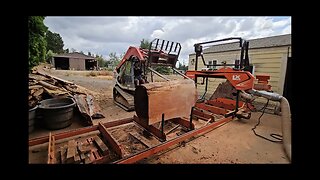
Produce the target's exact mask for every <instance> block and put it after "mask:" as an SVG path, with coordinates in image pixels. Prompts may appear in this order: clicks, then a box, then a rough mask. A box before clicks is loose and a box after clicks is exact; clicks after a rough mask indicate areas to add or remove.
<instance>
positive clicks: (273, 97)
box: [248, 89, 282, 101]
mask: <svg viewBox="0 0 320 180" xmlns="http://www.w3.org/2000/svg"><path fill="white" fill-rule="evenodd" d="M248 92H249V93H250V94H253V95H255V96H259V97H264V98H267V99H269V100H272V101H280V100H281V98H282V96H281V95H280V94H277V93H272V92H267V91H257V90H255V89H251V90H249V91H248Z"/></svg>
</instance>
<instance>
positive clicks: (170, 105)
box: [134, 79, 197, 125]
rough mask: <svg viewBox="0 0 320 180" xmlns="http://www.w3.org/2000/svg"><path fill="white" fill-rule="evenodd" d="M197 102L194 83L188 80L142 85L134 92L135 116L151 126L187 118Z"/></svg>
mask: <svg viewBox="0 0 320 180" xmlns="http://www.w3.org/2000/svg"><path fill="white" fill-rule="evenodd" d="M196 100H197V91H196V87H195V84H194V81H192V80H189V79H184V80H172V81H167V82H153V83H148V84H142V85H141V86H138V87H137V88H136V90H135V96H134V106H135V111H136V114H137V116H138V117H139V118H140V119H141V120H142V121H144V122H145V123H146V124H148V125H151V124H155V123H157V122H160V121H162V114H164V120H169V119H172V118H178V117H189V116H190V113H191V108H192V106H194V105H195V102H196Z"/></svg>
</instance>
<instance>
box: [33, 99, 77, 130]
mask: <svg viewBox="0 0 320 180" xmlns="http://www.w3.org/2000/svg"><path fill="white" fill-rule="evenodd" d="M75 104H76V103H75V101H74V100H73V99H71V98H53V99H46V100H43V101H41V102H40V105H39V109H40V110H41V114H42V116H43V121H42V124H43V125H44V127H45V128H48V129H62V128H65V127H68V126H70V125H71V124H72V117H73V108H74V106H75Z"/></svg>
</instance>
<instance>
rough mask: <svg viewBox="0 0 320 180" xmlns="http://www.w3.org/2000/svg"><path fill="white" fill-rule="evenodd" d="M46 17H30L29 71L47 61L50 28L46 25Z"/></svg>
mask: <svg viewBox="0 0 320 180" xmlns="http://www.w3.org/2000/svg"><path fill="white" fill-rule="evenodd" d="M44 19H45V16H29V17H28V30H29V44H28V60H29V70H31V68H32V67H33V66H36V65H38V64H39V63H40V62H44V61H45V56H46V52H47V50H46V46H47V42H46V38H45V36H46V32H47V30H48V27H47V26H45V25H44V23H43V21H44Z"/></svg>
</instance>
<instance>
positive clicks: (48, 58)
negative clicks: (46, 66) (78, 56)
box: [46, 50, 55, 62]
mask: <svg viewBox="0 0 320 180" xmlns="http://www.w3.org/2000/svg"><path fill="white" fill-rule="evenodd" d="M54 55H55V53H53V52H52V50H49V51H48V52H47V54H46V60H47V62H50V60H51V59H52V57H53V56H54Z"/></svg>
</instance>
